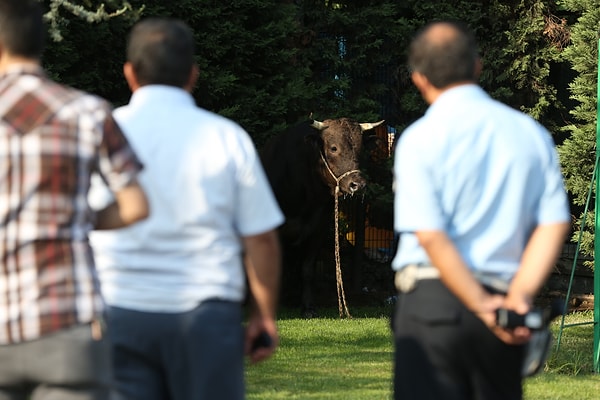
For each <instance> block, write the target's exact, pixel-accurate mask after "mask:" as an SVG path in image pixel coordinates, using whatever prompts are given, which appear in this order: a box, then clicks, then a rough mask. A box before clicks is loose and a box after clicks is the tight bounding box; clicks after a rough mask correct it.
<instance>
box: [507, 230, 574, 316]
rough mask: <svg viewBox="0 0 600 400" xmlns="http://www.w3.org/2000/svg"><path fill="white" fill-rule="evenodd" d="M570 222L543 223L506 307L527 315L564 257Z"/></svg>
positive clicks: (526, 253)
mask: <svg viewBox="0 0 600 400" xmlns="http://www.w3.org/2000/svg"><path fill="white" fill-rule="evenodd" d="M569 229H570V224H569V223H568V222H561V223H555V224H546V225H539V226H538V227H537V228H536V229H535V230H534V231H533V233H532V235H531V237H530V238H529V242H527V246H526V247H525V251H524V252H523V257H522V258H521V265H520V266H519V270H518V271H517V273H516V275H515V277H514V278H513V280H512V282H511V285H510V288H509V291H508V296H507V298H506V302H505V304H504V307H506V308H508V309H511V310H514V311H516V312H517V313H520V314H524V313H526V312H527V311H529V308H530V307H531V305H532V304H533V300H534V298H535V296H536V295H537V294H538V293H539V291H540V290H541V288H542V286H543V285H544V283H545V282H546V280H547V279H548V276H549V275H550V273H551V272H552V268H554V266H555V263H556V260H557V259H558V257H559V256H560V252H561V249H562V247H563V245H564V243H565V239H566V236H567V234H568V232H569Z"/></svg>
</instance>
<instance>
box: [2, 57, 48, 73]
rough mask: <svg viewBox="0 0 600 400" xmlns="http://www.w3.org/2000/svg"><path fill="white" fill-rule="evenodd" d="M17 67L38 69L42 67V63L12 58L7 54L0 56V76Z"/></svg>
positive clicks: (35, 60) (30, 59) (34, 60)
mask: <svg viewBox="0 0 600 400" xmlns="http://www.w3.org/2000/svg"><path fill="white" fill-rule="evenodd" d="M17 66H24V67H30V68H31V67H36V68H38V67H40V61H39V60H37V59H34V58H27V57H20V56H12V55H8V54H6V53H4V54H2V55H1V56H0V74H3V73H5V72H6V71H8V70H10V69H12V68H14V67H17Z"/></svg>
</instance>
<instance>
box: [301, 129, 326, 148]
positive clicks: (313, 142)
mask: <svg viewBox="0 0 600 400" xmlns="http://www.w3.org/2000/svg"><path fill="white" fill-rule="evenodd" d="M304 142H305V143H307V144H308V145H310V146H313V147H315V148H317V149H319V151H320V149H321V148H322V147H323V138H322V137H321V131H320V130H317V129H311V130H310V131H308V132H306V134H305V135H304Z"/></svg>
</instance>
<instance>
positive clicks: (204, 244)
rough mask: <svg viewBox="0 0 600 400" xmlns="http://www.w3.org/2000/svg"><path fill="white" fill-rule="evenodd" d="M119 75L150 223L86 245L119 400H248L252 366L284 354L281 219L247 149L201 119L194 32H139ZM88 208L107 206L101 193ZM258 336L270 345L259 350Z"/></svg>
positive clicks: (125, 125)
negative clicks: (103, 306) (93, 261)
mask: <svg viewBox="0 0 600 400" xmlns="http://www.w3.org/2000/svg"><path fill="white" fill-rule="evenodd" d="M124 73H125V77H126V79H127V82H128V84H129V86H130V88H131V90H132V92H133V95H132V97H131V101H130V103H129V104H128V105H126V106H124V107H122V108H119V109H117V110H115V113H114V115H115V119H116V120H117V121H118V122H119V124H120V125H121V126H122V129H123V131H124V133H125V135H126V136H127V138H128V140H129V141H130V143H131V145H132V146H133V148H134V149H135V150H136V152H137V154H138V155H139V157H140V159H141V160H142V162H143V163H144V164H145V167H146V169H145V170H144V172H143V174H141V175H140V178H139V179H140V183H141V185H142V187H143V188H144V190H145V191H146V193H147V194H148V198H149V203H150V217H149V218H148V219H147V220H146V221H145V222H144V223H140V224H137V225H135V226H133V227H130V228H126V229H121V230H114V231H108V232H95V233H94V234H93V235H92V238H91V239H92V245H93V247H94V251H95V255H96V257H97V264H98V270H99V273H100V280H101V283H102V292H103V295H104V297H105V299H106V302H107V304H108V305H109V310H108V326H109V332H110V337H111V339H112V342H113V350H114V351H113V357H114V368H115V373H116V380H117V386H118V390H119V391H120V392H121V393H122V395H124V396H125V398H127V399H129V400H135V399H140V400H152V399H156V400H168V399H172V400H193V399H216V398H218V399H243V398H244V383H243V366H244V361H243V355H244V353H246V354H248V355H249V357H250V359H251V361H252V362H257V361H261V360H264V359H266V358H268V357H269V356H271V354H272V353H273V351H274V350H275V348H276V346H277V344H278V334H277V328H276V321H275V318H276V315H275V313H276V303H277V293H278V290H279V289H278V288H279V275H280V272H279V270H280V250H279V242H278V238H277V234H276V228H277V227H278V226H279V225H280V224H281V223H282V222H283V215H282V213H281V211H280V210H279V208H278V206H277V203H276V200H275V198H274V196H273V194H272V192H271V189H270V187H269V184H268V181H267V180H266V177H265V174H264V171H263V170H262V167H261V165H260V161H259V158H258V157H257V153H256V150H255V148H254V145H253V143H252V141H251V139H250V137H249V135H248V134H247V133H246V132H245V131H244V130H243V129H242V128H241V127H240V126H238V125H237V124H236V123H234V122H232V121H230V120H228V119H225V118H223V117H221V116H219V115H216V114H213V113H210V112H208V111H206V110H203V109H200V108H198V107H197V106H196V105H195V103H194V99H193V97H192V96H191V94H190V92H191V90H192V89H193V87H194V85H195V82H196V79H197V76H198V71H197V68H196V66H195V64H194V38H193V33H192V31H191V29H190V28H189V27H188V26H187V25H185V24H184V23H183V22H181V21H177V20H171V19H147V20H144V21H141V22H140V23H138V24H137V25H136V26H135V27H134V28H133V30H132V32H131V34H130V37H129V42H128V50H127V62H126V64H125V66H124ZM91 199H92V201H93V202H95V203H97V204H99V205H100V204H101V203H103V202H104V200H103V193H102V190H101V189H100V188H96V190H95V191H93V192H92V196H91ZM244 257H245V258H246V260H247V262H243V258H244ZM246 280H247V282H248V289H249V297H250V299H251V309H250V313H249V317H248V323H247V326H246V328H245V333H244V328H243V326H242V320H243V310H242V303H243V302H244V299H245V298H246V290H247V289H246ZM262 333H266V334H268V336H269V337H270V339H271V341H270V343H267V344H266V345H265V346H263V347H260V348H258V349H252V343H253V342H254V341H255V340H256V339H257V338H258V337H259V336H260V334H262Z"/></svg>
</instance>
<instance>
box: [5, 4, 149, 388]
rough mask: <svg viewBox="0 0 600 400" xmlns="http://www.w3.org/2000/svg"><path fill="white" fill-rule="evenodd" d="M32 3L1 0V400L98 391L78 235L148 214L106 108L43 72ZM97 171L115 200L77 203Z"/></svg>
mask: <svg viewBox="0 0 600 400" xmlns="http://www.w3.org/2000/svg"><path fill="white" fill-rule="evenodd" d="M44 33H45V27H44V24H43V22H42V11H41V9H40V6H39V4H38V1H36V0H2V1H1V2H0V400H4V399H32V400H35V399H42V398H43V399H60V400H70V399H77V400H79V399H81V400H83V399H107V398H109V392H110V380H111V371H110V360H109V354H110V353H109V350H108V347H107V345H108V343H106V340H105V339H104V334H103V332H102V327H101V325H100V317H101V315H102V312H103V302H102V299H101V297H100V291H99V283H98V280H97V276H96V270H95V267H94V262H93V257H92V251H91V248H90V246H89V244H88V232H89V231H90V229H92V228H93V227H95V228H96V229H113V228H117V227H122V226H126V225H129V224H131V223H133V222H135V221H137V220H140V219H143V218H145V217H146V216H147V215H148V205H147V201H146V197H145V194H144V192H143V191H142V189H141V188H140V186H139V185H138V183H137V179H136V176H137V173H138V172H139V171H140V170H141V168H142V166H141V163H140V162H139V160H138V158H137V157H136V155H135V154H134V152H133V151H132V149H131V148H130V146H129V144H128V142H127V140H126V139H125V137H124V136H123V134H122V132H121V131H120V129H119V127H118V126H117V124H116V123H115V122H114V120H113V119H112V117H111V111H112V110H111V107H110V106H109V104H108V103H107V102H106V101H104V100H102V99H100V98H98V97H95V96H92V95H89V94H86V93H83V92H80V91H77V90H75V89H72V88H68V87H65V86H61V85H59V84H57V83H54V82H52V81H51V80H49V79H48V78H47V77H46V75H45V74H44V72H43V70H42V68H41V66H40V62H39V60H40V56H41V53H42V49H43V42H44V36H45V35H44ZM94 171H97V172H98V173H99V175H100V176H101V177H102V178H103V179H104V181H105V182H106V184H107V186H108V187H109V188H110V189H111V190H112V192H113V193H114V197H115V201H114V202H113V203H111V204H110V205H109V206H108V207H106V208H104V209H102V210H100V211H98V212H97V213H96V214H95V215H94V214H93V213H92V212H91V211H90V207H89V206H88V203H87V192H88V189H89V185H90V175H91V174H92V172H94Z"/></svg>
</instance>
